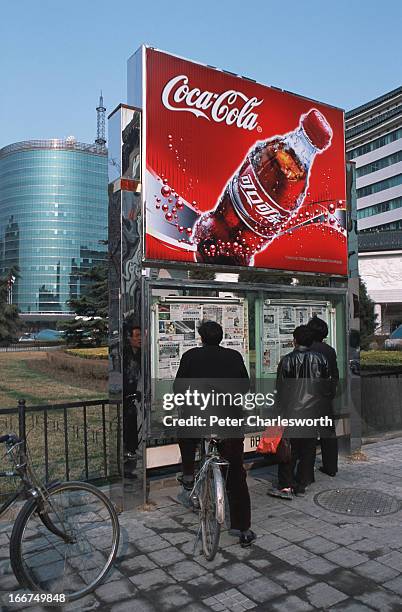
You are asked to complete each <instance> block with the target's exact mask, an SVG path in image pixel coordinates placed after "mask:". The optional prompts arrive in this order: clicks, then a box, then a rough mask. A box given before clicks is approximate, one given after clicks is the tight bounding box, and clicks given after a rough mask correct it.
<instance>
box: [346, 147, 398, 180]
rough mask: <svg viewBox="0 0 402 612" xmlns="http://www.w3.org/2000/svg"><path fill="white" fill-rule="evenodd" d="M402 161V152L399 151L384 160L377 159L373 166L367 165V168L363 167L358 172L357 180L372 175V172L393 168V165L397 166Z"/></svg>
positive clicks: (372, 163)
mask: <svg viewBox="0 0 402 612" xmlns="http://www.w3.org/2000/svg"><path fill="white" fill-rule="evenodd" d="M400 161H402V151H397V152H396V153H392V154H391V155H387V156H386V157H383V158H382V159H377V160H376V161H374V162H371V164H366V165H365V166H361V167H360V168H357V170H356V178H360V177H361V176H366V174H370V173H371V172H376V171H377V170H382V169H383V168H387V167H388V166H392V164H397V163H398V162H400Z"/></svg>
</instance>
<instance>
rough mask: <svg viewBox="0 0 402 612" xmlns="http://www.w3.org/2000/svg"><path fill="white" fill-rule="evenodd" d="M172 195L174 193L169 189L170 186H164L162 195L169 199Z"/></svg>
mask: <svg viewBox="0 0 402 612" xmlns="http://www.w3.org/2000/svg"><path fill="white" fill-rule="evenodd" d="M171 193H172V190H171V189H170V187H168V185H164V186H163V187H162V189H161V194H162V195H163V197H164V198H168V197H169V196H170V194H171Z"/></svg>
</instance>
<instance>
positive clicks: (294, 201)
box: [193, 108, 332, 266]
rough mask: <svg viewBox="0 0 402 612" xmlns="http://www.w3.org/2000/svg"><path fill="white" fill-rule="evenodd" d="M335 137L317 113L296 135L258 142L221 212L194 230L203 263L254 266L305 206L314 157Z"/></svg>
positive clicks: (310, 114)
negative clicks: (287, 223)
mask: <svg viewBox="0 0 402 612" xmlns="http://www.w3.org/2000/svg"><path fill="white" fill-rule="evenodd" d="M331 138H332V129H331V127H330V125H329V124H328V122H327V121H326V119H325V117H324V116H323V115H322V114H321V113H320V112H319V111H318V110H317V109H315V108H313V109H311V110H310V111H309V112H308V113H306V114H305V115H302V116H301V118H300V123H299V126H298V127H297V128H296V129H295V130H293V131H292V132H288V133H287V134H284V135H282V136H274V137H273V138H269V139H268V140H265V141H259V142H257V143H256V145H255V146H254V147H253V148H252V149H251V150H250V151H249V153H248V155H247V157H246V158H245V159H244V161H243V162H242V164H241V166H240V168H239V170H238V171H237V172H236V173H235V174H234V175H233V176H232V178H231V179H230V180H229V182H228V184H227V185H226V188H225V190H224V192H223V194H222V196H221V198H220V200H219V202H218V203H217V205H216V207H215V208H214V209H213V210H212V211H209V212H206V213H204V214H203V215H202V216H201V217H200V218H199V219H198V221H197V223H196V225H195V226H194V231H193V240H194V242H195V243H196V245H197V252H196V259H197V261H199V262H208V263H216V264H226V265H236V266H247V265H249V264H250V262H252V258H253V256H254V255H255V254H256V253H257V252H259V251H261V250H263V249H264V248H265V247H266V246H267V245H268V244H269V243H270V242H272V240H273V239H274V238H275V237H276V236H277V235H278V233H279V232H280V231H281V229H282V227H283V226H284V224H285V223H286V222H287V221H288V219H289V217H290V215H291V214H292V213H294V211H295V210H297V209H298V208H299V207H300V206H301V204H302V202H303V200H304V197H305V194H306V190H307V186H308V181H309V174H310V170H311V166H312V164H313V161H314V158H315V156H316V155H317V153H320V152H322V151H324V150H325V149H326V148H327V147H328V146H329V145H330V143H331Z"/></svg>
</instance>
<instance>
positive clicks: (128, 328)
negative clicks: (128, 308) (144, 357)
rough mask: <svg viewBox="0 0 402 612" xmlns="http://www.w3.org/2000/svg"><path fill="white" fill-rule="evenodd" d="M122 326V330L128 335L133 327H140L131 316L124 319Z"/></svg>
mask: <svg viewBox="0 0 402 612" xmlns="http://www.w3.org/2000/svg"><path fill="white" fill-rule="evenodd" d="M123 327H124V332H125V333H126V334H127V336H129V337H130V336H131V335H132V333H133V331H134V330H135V329H141V327H140V326H139V325H138V323H137V321H136V320H135V318H134V317H133V316H129V317H127V319H126V320H125V321H124V325H123Z"/></svg>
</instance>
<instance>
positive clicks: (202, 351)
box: [173, 321, 256, 546]
mask: <svg viewBox="0 0 402 612" xmlns="http://www.w3.org/2000/svg"><path fill="white" fill-rule="evenodd" d="M198 333H199V334H200V336H201V340H202V343H203V345H202V347H199V348H193V349H190V350H188V351H187V352H186V353H184V354H183V356H182V358H181V361H180V365H179V369H178V371H177V375H176V379H175V381H174V384H173V391H174V393H183V392H184V391H185V390H186V389H187V388H189V386H190V387H194V388H197V389H198V388H199V387H200V386H201V387H203V386H204V385H205V384H209V385H210V388H214V389H215V390H218V391H220V392H222V391H223V392H226V393H227V392H230V393H232V394H235V393H242V394H244V393H247V391H248V390H249V388H250V380H249V376H248V373H247V369H246V366H245V365H244V361H243V357H242V356H241V354H240V353H239V352H238V351H235V350H233V349H228V348H224V347H222V346H219V344H220V343H221V341H222V338H223V330H222V327H221V326H220V325H219V324H218V323H216V322H215V321H205V322H203V323H202V324H201V326H200V327H199V329H198ZM193 379H202V380H200V381H199V384H198V383H197V382H196V381H194V380H193ZM208 381H211V382H210V383H208ZM228 384H229V385H230V388H227V387H228ZM178 443H179V447H180V452H181V458H182V470H183V476H182V477H181V478H179V479H178V480H179V482H181V484H182V485H183V487H184V489H186V490H191V489H192V488H193V484H194V470H195V453H196V449H197V444H198V443H199V440H198V439H196V438H179V439H178ZM218 447H219V452H220V454H221V456H222V457H223V458H224V459H226V460H227V461H228V462H229V469H228V474H227V480H226V488H227V492H228V499H229V509H230V523H231V531H232V532H233V534H236V535H239V536H240V544H241V546H249V545H250V544H251V543H252V542H253V541H254V540H255V538H256V535H255V533H254V532H253V531H251V529H250V525H251V504H250V495H249V491H248V486H247V481H246V472H245V469H244V466H243V453H244V437H243V436H242V437H238V438H226V439H223V440H220V442H219V445H218Z"/></svg>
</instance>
